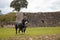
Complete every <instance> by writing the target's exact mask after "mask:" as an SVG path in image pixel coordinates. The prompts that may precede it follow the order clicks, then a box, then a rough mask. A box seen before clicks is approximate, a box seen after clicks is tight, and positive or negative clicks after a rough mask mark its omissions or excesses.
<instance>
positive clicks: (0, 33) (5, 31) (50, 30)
mask: <svg viewBox="0 0 60 40" xmlns="http://www.w3.org/2000/svg"><path fill="white" fill-rule="evenodd" d="M52 34H60V27H34V28H33V27H32V28H27V30H26V33H25V34H24V35H25V36H38V35H52ZM11 36H23V35H22V33H20V34H19V33H18V34H17V35H16V33H15V29H14V28H0V38H7V37H11Z"/></svg>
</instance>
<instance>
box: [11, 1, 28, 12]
mask: <svg viewBox="0 0 60 40" xmlns="http://www.w3.org/2000/svg"><path fill="white" fill-rule="evenodd" d="M27 5H28V2H27V0H13V1H12V2H11V4H10V7H12V8H14V10H16V11H18V12H19V11H20V10H21V8H27Z"/></svg>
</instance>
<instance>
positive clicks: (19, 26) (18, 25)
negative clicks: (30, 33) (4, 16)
mask: <svg viewBox="0 0 60 40" xmlns="http://www.w3.org/2000/svg"><path fill="white" fill-rule="evenodd" d="M26 21H27V22H28V20H27V19H23V20H22V23H16V24H15V29H16V34H17V30H18V29H19V31H18V32H19V33H20V31H21V32H22V33H25V31H26V27H27V26H26V25H25V22H26Z"/></svg>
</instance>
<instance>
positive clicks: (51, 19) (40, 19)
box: [23, 12, 60, 27]
mask: <svg viewBox="0 0 60 40" xmlns="http://www.w3.org/2000/svg"><path fill="white" fill-rule="evenodd" d="M23 14H24V15H25V16H27V18H28V20H29V26H31V27H32V26H33V27H36V26H37V27H42V26H43V27H47V26H48V27H49V26H60V12H45V13H43V12H38V13H29V12H26V13H23Z"/></svg>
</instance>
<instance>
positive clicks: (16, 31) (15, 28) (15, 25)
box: [15, 25, 18, 34]
mask: <svg viewBox="0 0 60 40" xmlns="http://www.w3.org/2000/svg"><path fill="white" fill-rule="evenodd" d="M17 28H18V27H17V25H15V30H16V34H17Z"/></svg>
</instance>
